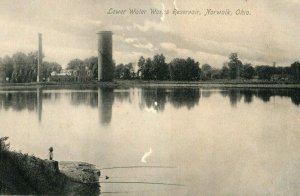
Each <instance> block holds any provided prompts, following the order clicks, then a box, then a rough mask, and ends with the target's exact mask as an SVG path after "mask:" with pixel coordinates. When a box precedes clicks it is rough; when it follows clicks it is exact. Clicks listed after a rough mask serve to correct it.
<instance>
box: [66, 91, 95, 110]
mask: <svg viewBox="0 0 300 196" xmlns="http://www.w3.org/2000/svg"><path fill="white" fill-rule="evenodd" d="M97 99H98V92H97V91H91V92H87V91H86V92H85V91H78V92H71V103H72V104H73V105H87V106H91V107H97V105H98V103H97Z"/></svg>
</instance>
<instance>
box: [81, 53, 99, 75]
mask: <svg viewBox="0 0 300 196" xmlns="http://www.w3.org/2000/svg"><path fill="white" fill-rule="evenodd" d="M83 64H84V66H85V67H88V68H89V70H91V71H92V74H93V78H94V79H95V78H97V77H98V57H95V56H92V57H90V58H86V59H84V61H83Z"/></svg>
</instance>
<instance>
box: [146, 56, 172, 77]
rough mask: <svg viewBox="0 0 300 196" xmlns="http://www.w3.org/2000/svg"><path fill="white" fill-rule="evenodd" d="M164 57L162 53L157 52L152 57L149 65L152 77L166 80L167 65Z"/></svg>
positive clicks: (167, 73) (167, 75) (167, 74)
mask: <svg viewBox="0 0 300 196" xmlns="http://www.w3.org/2000/svg"><path fill="white" fill-rule="evenodd" d="M165 59H166V58H165V57H164V55H163V54H160V55H159V54H157V55H155V56H154V57H153V60H152V66H151V69H150V70H151V71H150V72H151V75H152V79H155V80H166V79H168V78H169V70H168V65H167V63H166V62H165Z"/></svg>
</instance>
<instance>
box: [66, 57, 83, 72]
mask: <svg viewBox="0 0 300 196" xmlns="http://www.w3.org/2000/svg"><path fill="white" fill-rule="evenodd" d="M82 68H84V62H83V60H81V59H72V60H71V61H70V62H69V63H68V66H67V69H74V70H80V69H82Z"/></svg>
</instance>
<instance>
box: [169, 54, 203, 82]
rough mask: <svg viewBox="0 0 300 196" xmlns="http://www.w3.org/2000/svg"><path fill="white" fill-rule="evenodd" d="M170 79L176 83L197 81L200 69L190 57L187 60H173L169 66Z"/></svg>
mask: <svg viewBox="0 0 300 196" xmlns="http://www.w3.org/2000/svg"><path fill="white" fill-rule="evenodd" d="M169 67H170V79H171V80H178V81H183V80H185V81H187V80H199V79H200V73H201V69H200V67H199V63H198V62H195V61H194V59H191V58H190V57H189V58H187V59H179V58H175V59H173V60H172V61H171V62H170V64H169Z"/></svg>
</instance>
